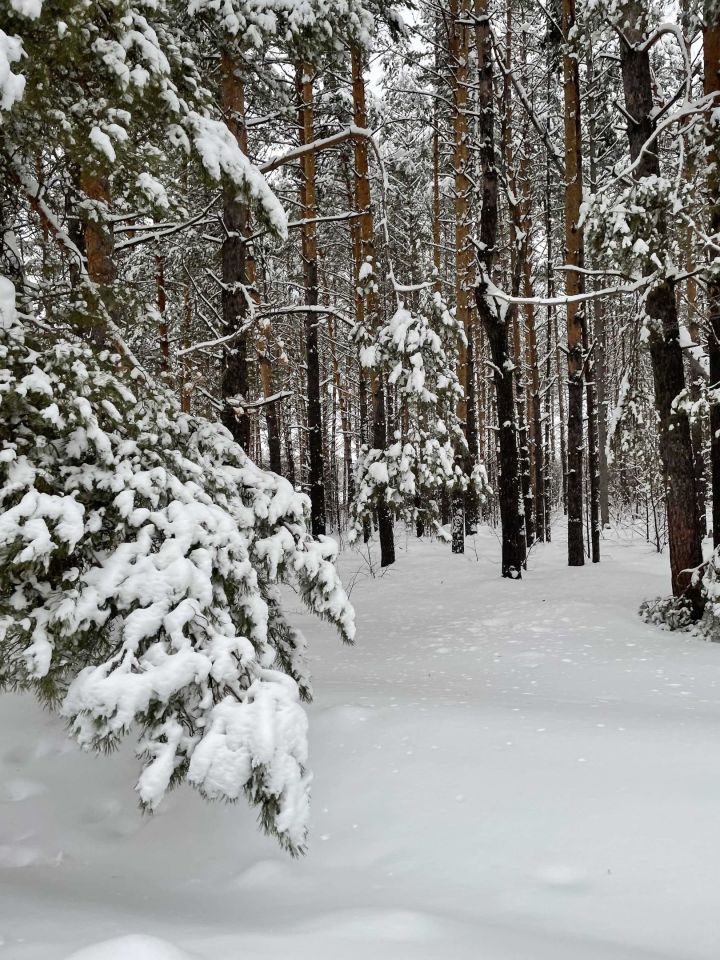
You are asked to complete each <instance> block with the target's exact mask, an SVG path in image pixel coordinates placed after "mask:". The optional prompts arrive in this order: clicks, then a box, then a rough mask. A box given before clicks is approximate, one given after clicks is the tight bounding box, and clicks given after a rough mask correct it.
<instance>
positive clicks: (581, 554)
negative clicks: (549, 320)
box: [562, 0, 585, 567]
mask: <svg viewBox="0 0 720 960" xmlns="http://www.w3.org/2000/svg"><path fill="white" fill-rule="evenodd" d="M574 27H575V0H562V31H563V34H564V35H565V36H566V37H568V36H569V35H570V32H571V30H573V29H574ZM563 92H564V100H565V113H564V118H565V263H566V264H567V266H568V267H570V269H569V270H568V271H567V273H566V276H565V291H566V293H567V295H568V296H571V297H572V296H576V295H578V294H581V293H583V292H584V289H585V282H584V277H583V274H582V273H581V272H580V270H581V269H582V268H583V267H584V266H585V255H584V243H583V232H582V228H581V227H580V226H579V219H580V205H581V204H582V138H581V128H580V78H579V71H578V63H577V59H576V58H575V57H574V56H573V55H572V53H571V51H569V50H567V49H566V50H565V52H564V54H563ZM573 267H577V268H578V269H577V270H573V269H572V268H573ZM583 323H584V307H583V306H582V304H581V303H577V302H575V303H569V304H568V307H567V336H568V357H567V365H568V439H567V444H568V475H567V484H568V489H567V505H568V564H569V565H570V566H571V567H581V566H582V565H583V564H584V563H585V549H584V546H583V452H584V446H585V443H584V439H583Z"/></svg>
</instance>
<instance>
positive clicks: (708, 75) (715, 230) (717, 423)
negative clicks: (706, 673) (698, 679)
mask: <svg viewBox="0 0 720 960" xmlns="http://www.w3.org/2000/svg"><path fill="white" fill-rule="evenodd" d="M703 58H704V67H705V93H706V94H711V93H715V92H716V91H717V90H720V9H718V8H717V7H716V9H715V11H714V13H709V15H708V22H707V23H706V24H705V29H704V30H703ZM708 146H709V151H710V152H709V156H708V167H707V169H708V194H709V200H710V210H709V214H710V216H709V221H710V222H709V231H708V232H709V234H710V236H711V237H713V238H715V240H716V239H717V237H718V236H720V169H719V168H718V163H719V158H718V155H717V149H716V144H715V138H714V137H713V136H712V135H711V136H710V138H709V143H708ZM707 299H708V326H709V328H710V335H709V336H708V356H709V360H710V383H711V385H712V386H713V387H716V386H717V384H718V383H720V274H719V273H718V268H717V266H713V267H711V269H710V271H709V276H708V284H707ZM710 464H711V467H712V532H713V546H714V547H716V548H717V547H720V404H718V403H713V404H711V406H710Z"/></svg>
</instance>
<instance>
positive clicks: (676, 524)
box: [620, 2, 712, 614]
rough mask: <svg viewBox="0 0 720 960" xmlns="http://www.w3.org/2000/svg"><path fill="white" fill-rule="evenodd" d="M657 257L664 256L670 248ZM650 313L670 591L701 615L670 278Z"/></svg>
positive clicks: (636, 32) (634, 30)
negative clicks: (677, 401) (684, 598)
mask: <svg viewBox="0 0 720 960" xmlns="http://www.w3.org/2000/svg"><path fill="white" fill-rule="evenodd" d="M625 14H626V20H627V30H626V31H625V32H624V34H623V35H622V36H621V38H620V58H621V67H622V79H623V88H624V92H625V108H626V111H627V114H628V116H629V123H628V138H629V141H630V156H631V159H632V161H633V163H634V164H635V166H634V168H633V176H634V178H635V179H637V180H640V179H643V178H646V177H659V176H660V161H659V158H658V154H657V153H656V152H654V147H651V148H650V149H648V150H644V149H643V147H644V145H645V144H646V143H647V141H648V139H649V138H650V137H651V135H652V134H653V133H654V130H655V119H654V112H655V111H654V104H653V93H652V91H653V87H652V74H651V69H650V53H649V50H648V48H647V47H646V46H645V45H644V43H643V40H644V34H643V30H642V22H643V16H644V7H643V6H641V5H640V4H639V3H636V2H630V3H628V4H627V5H626V8H625ZM658 229H659V231H661V240H660V242H661V243H665V242H666V241H667V240H668V238H667V236H662V233H665V234H666V233H667V225H666V224H665V225H663V224H659V225H658ZM656 253H658V254H659V255H660V257H661V258H662V257H664V253H665V251H664V250H659V251H656ZM645 310H646V312H647V316H648V330H649V334H650V336H649V347H650V359H651V363H652V370H653V380H654V385H655V408H656V411H657V414H658V419H659V430H660V458H661V460H662V466H663V473H664V480H665V492H666V504H667V524H668V542H669V547H670V570H671V577H672V590H673V593H674V594H675V596H681V595H683V594H684V595H686V596H687V598H688V599H689V600H690V602H691V603H692V604H693V607H694V609H695V612H696V613H697V614H699V613H700V611H701V608H702V599H701V596H700V590H699V586H697V585H695V584H693V582H692V580H693V576H692V572H693V571H694V570H696V569H697V568H698V567H699V566H700V565H701V564H702V548H701V540H702V536H701V531H700V525H699V520H698V511H697V491H696V484H695V466H694V463H693V452H692V443H691V440H690V425H689V423H688V418H687V415H686V414H685V413H684V412H683V411H681V410H677V409H674V408H673V401H674V400H675V398H676V397H677V396H678V395H679V394H680V393H681V392H682V391H683V390H684V389H685V370H684V367H683V356H682V349H681V347H680V341H679V336H680V332H679V325H678V315H677V304H676V300H675V287H674V284H673V282H672V280H670V279H665V280H663V281H661V282H658V283H656V285H655V286H654V287H653V288H652V289H651V290H650V291H649V293H648V294H647V298H646V301H645ZM711 339H712V338H711Z"/></svg>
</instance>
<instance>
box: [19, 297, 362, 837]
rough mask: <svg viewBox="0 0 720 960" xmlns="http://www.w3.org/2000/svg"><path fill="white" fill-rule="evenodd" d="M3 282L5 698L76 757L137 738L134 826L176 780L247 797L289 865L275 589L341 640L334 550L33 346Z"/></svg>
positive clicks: (74, 353)
mask: <svg viewBox="0 0 720 960" xmlns="http://www.w3.org/2000/svg"><path fill="white" fill-rule="evenodd" d="M0 283H2V287H1V288H0V319H2V324H1V327H2V328H1V329H0V686H2V687H3V688H19V689H32V690H34V691H35V692H36V693H37V695H38V696H39V697H40V698H41V699H42V700H43V701H45V702H46V703H48V704H50V705H51V706H53V707H54V708H56V709H57V710H58V711H59V712H60V714H61V715H62V716H64V717H66V718H67V720H68V722H69V725H70V729H71V732H72V734H73V736H74V737H75V738H76V739H77V741H78V742H79V743H80V744H81V745H82V746H83V747H85V748H88V749H96V750H107V749H110V748H112V747H113V746H115V745H116V744H117V743H118V742H119V741H120V740H121V738H122V737H124V736H125V735H126V734H128V733H130V732H131V731H137V732H138V733H139V738H140V739H139V755H140V756H141V757H142V759H143V767H142V772H141V774H140V777H139V780H138V783H137V787H136V789H137V791H138V794H139V797H140V801H141V803H142V805H143V806H144V807H145V808H147V809H149V810H153V809H155V808H156V807H157V806H158V804H159V803H160V802H161V800H162V798H163V796H164V795H165V793H166V791H167V790H168V789H169V788H170V787H172V786H173V785H175V784H177V783H179V782H181V781H183V780H186V781H187V782H189V783H190V784H192V785H193V786H194V787H196V788H197V789H198V790H200V792H201V793H202V794H203V795H204V796H205V797H208V798H220V799H225V800H235V799H237V798H238V797H240V796H241V795H242V794H244V795H245V796H246V798H247V799H248V800H249V801H250V802H251V803H252V804H256V805H257V806H258V808H259V811H260V821H261V824H262V826H263V828H264V829H265V830H266V831H268V832H269V833H271V834H273V835H274V836H276V837H277V838H278V839H279V841H280V842H281V844H282V845H283V846H284V847H286V848H287V849H288V850H290V851H291V852H294V853H296V852H299V851H301V850H302V849H303V846H304V843H305V836H306V823H307V811H308V782H309V778H308V774H307V772H306V769H305V763H306V758H307V742H306V727H307V723H306V717H305V712H304V710H303V707H302V705H301V700H303V699H309V696H310V687H309V680H308V675H307V671H306V667H305V660H304V645H305V643H304V639H303V637H302V636H301V634H300V633H298V632H297V631H296V630H294V629H293V628H292V627H291V626H290V624H289V623H288V622H287V620H286V619H285V616H284V614H283V610H282V606H281V594H280V592H279V590H278V584H279V583H282V582H284V581H288V580H292V581H293V582H294V584H295V585H296V588H297V590H298V592H299V594H300V596H301V597H302V599H303V601H304V602H305V604H306V605H307V606H308V607H309V608H310V609H311V610H312V611H313V612H314V613H315V614H317V615H318V616H319V617H322V618H324V619H326V620H329V621H330V622H331V623H333V624H334V625H335V626H336V627H337V628H338V630H339V631H340V634H341V636H342V638H343V639H344V640H346V641H351V640H352V638H353V633H354V622H353V611H352V608H351V606H350V604H349V601H348V598H347V596H346V594H345V592H344V590H343V588H342V586H341V584H340V581H339V579H338V576H337V573H336V570H335V567H334V564H333V561H334V559H335V553H336V547H335V544H334V542H333V541H332V540H329V539H326V538H319V539H313V538H312V537H311V536H310V535H309V534H308V531H307V527H306V516H307V512H308V500H307V498H306V497H305V496H304V495H302V494H299V493H296V492H295V491H294V489H293V488H292V486H291V485H290V484H289V483H288V482H287V481H285V480H283V479H282V478H280V477H277V476H275V475H274V474H270V473H266V472H264V471H262V470H260V469H259V468H258V467H256V466H255V465H254V464H253V463H252V462H250V460H249V459H248V458H247V457H246V455H245V454H244V452H243V451H242V449H241V448H240V447H239V446H237V444H235V443H234V442H233V441H232V439H231V438H230V435H229V434H228V433H227V432H226V431H225V429H224V428H222V427H220V426H218V425H217V424H212V423H209V422H207V421H205V420H202V419H199V418H196V417H191V416H189V415H187V414H184V413H182V412H181V411H180V409H179V407H178V405H177V403H176V401H175V400H174V398H173V397H172V396H170V395H168V394H159V393H158V392H156V391H152V390H150V389H149V388H148V387H147V385H146V384H145V383H144V382H143V381H142V379H141V378H137V377H135V378H133V376H132V374H130V373H129V372H128V371H122V370H119V368H118V358H117V357H113V356H112V355H110V354H109V353H105V354H100V355H97V354H95V353H93V352H92V351H91V350H89V349H88V348H87V347H86V346H85V345H84V344H83V343H82V342H81V341H79V340H74V339H72V338H67V337H65V338H54V337H48V336H47V335H46V334H45V333H43V334H42V337H37V338H36V337H35V336H33V335H31V334H30V333H28V329H29V327H28V325H22V324H20V323H19V322H17V318H16V316H15V306H14V296H13V293H14V291H13V288H12V285H11V284H10V283H9V282H8V281H7V280H4V279H2V278H0Z"/></svg>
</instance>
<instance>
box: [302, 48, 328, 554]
mask: <svg viewBox="0 0 720 960" xmlns="http://www.w3.org/2000/svg"><path fill="white" fill-rule="evenodd" d="M314 73H315V70H314V67H313V65H312V64H311V63H301V64H300V65H299V66H298V68H297V71H296V75H295V84H296V91H297V97H298V128H299V133H300V143H301V145H305V146H306V145H308V144H311V143H312V142H313V141H314V139H315V133H314V127H313V76H314ZM300 172H301V183H300V215H301V219H302V221H303V225H302V228H301V237H302V262H303V282H304V286H305V304H306V306H308V307H317V306H318V249H317V223H316V219H317V201H316V177H315V154H314V153H313V152H312V151H309V152H308V153H305V154H303V156H302V158H301V160H300ZM304 316H305V365H306V376H307V379H306V387H307V444H308V453H309V471H308V487H309V491H310V516H311V523H312V532H313V536H319V535H320V534H324V533H325V527H326V516H325V477H324V473H325V457H324V452H323V429H322V400H321V389H320V379H321V378H320V348H319V338H318V313H317V311H316V310H312V309H311V310H308V311H307V313H305V315H304Z"/></svg>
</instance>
